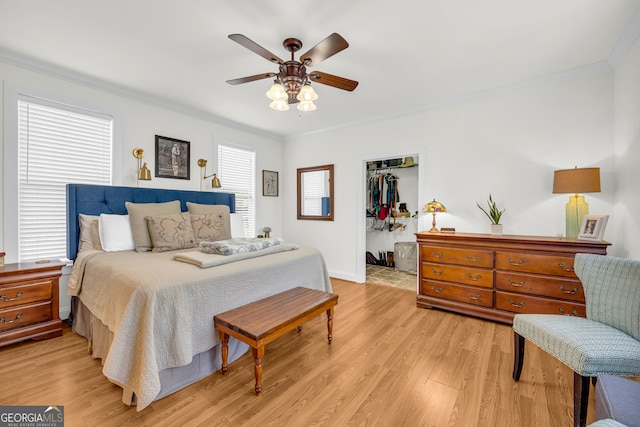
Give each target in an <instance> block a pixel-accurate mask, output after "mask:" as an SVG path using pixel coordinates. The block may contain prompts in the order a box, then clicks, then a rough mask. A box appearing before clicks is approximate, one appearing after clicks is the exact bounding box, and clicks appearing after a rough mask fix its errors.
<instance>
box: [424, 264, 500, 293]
mask: <svg viewBox="0 0 640 427" xmlns="http://www.w3.org/2000/svg"><path fill="white" fill-rule="evenodd" d="M421 271H422V278H423V279H431V280H443V281H445V282H456V283H460V284H463V285H472V286H482V287H485V288H492V287H493V270H485V269H481V268H469V267H456V266H452V265H445V264H433V263H430V262H423V263H422V268H421Z"/></svg>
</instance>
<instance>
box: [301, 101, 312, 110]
mask: <svg viewBox="0 0 640 427" xmlns="http://www.w3.org/2000/svg"><path fill="white" fill-rule="evenodd" d="M315 109H316V104H314V103H313V102H312V101H300V103H299V104H298V110H300V111H313V110H315Z"/></svg>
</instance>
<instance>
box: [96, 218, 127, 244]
mask: <svg viewBox="0 0 640 427" xmlns="http://www.w3.org/2000/svg"><path fill="white" fill-rule="evenodd" d="M98 232H99V233H100V243H101V244H102V249H103V250H104V251H106V252H117V251H132V250H134V249H135V247H136V246H135V243H134V242H133V232H132V231H131V221H129V215H111V214H100V219H98Z"/></svg>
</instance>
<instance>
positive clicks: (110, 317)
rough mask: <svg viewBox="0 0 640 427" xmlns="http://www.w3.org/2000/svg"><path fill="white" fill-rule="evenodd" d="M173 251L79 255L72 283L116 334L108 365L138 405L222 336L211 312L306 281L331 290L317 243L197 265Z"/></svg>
mask: <svg viewBox="0 0 640 427" xmlns="http://www.w3.org/2000/svg"><path fill="white" fill-rule="evenodd" d="M175 254H176V252H175V251H172V252H162V253H151V252H143V253H138V252H132V251H126V252H110V253H97V254H96V253H92V254H91V255H89V256H87V257H83V258H84V259H78V260H77V262H76V265H75V266H74V269H83V267H84V269H83V270H84V271H82V272H72V276H74V277H76V278H78V277H79V278H82V283H81V284H80V283H77V284H72V285H71V286H73V288H72V292H77V293H78V296H79V298H80V299H81V301H82V302H83V303H84V304H85V305H86V306H87V308H89V310H91V312H92V313H93V314H94V315H95V316H96V317H97V318H99V319H100V320H101V321H102V322H103V323H104V324H105V325H107V326H108V327H109V329H110V330H111V331H112V332H113V334H114V339H113V343H112V345H111V349H110V351H109V354H108V356H107V357H106V359H105V360H104V361H103V362H104V367H103V373H104V375H105V376H106V377H107V378H108V379H109V380H110V381H112V382H114V383H116V384H119V385H124V386H127V387H129V388H131V389H132V390H133V391H134V393H135V394H136V397H137V401H138V408H137V409H138V411H140V410H142V409H144V408H145V407H146V406H148V405H149V404H150V403H151V402H152V401H153V400H154V398H155V397H156V396H157V395H158V393H159V391H160V379H159V372H160V371H161V370H163V369H165V368H170V367H176V366H183V365H186V364H188V363H190V362H191V360H192V358H193V356H194V355H195V354H198V353H201V352H203V351H206V350H208V349H210V348H212V347H213V346H215V345H217V344H218V342H219V339H218V334H217V333H215V331H214V328H213V316H214V315H215V314H217V313H221V312H223V311H227V310H230V309H232V308H235V307H238V306H240V305H243V304H246V303H248V302H252V301H256V300H258V299H261V298H264V297H267V296H269V295H273V294H276V293H278V292H282V291H285V290H287V289H290V288H292V287H295V286H304V287H308V288H312V289H319V290H323V291H327V292H331V282H330V280H329V275H328V273H327V269H326V266H325V263H324V259H323V257H322V255H321V254H320V253H319V252H318V251H317V250H316V249H314V248H310V247H305V246H300V247H299V249H298V250H291V251H285V252H279V253H274V254H271V255H268V256H261V257H257V258H252V259H248V260H241V261H238V262H234V263H229V264H224V265H219V266H217V267H216V268H199V267H197V266H195V265H191V264H188V263H185V262H177V261H175V260H173V259H172V258H173V256H174V255H175Z"/></svg>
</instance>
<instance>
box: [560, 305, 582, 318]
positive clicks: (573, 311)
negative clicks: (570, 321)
mask: <svg viewBox="0 0 640 427" xmlns="http://www.w3.org/2000/svg"><path fill="white" fill-rule="evenodd" d="M558 311H559V312H560V313H562V314H564V315H565V316H577V315H578V310H576V309H575V308H574V309H573V310H572V311H571V313H567V312H565V311H564V308H562V307H558Z"/></svg>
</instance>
